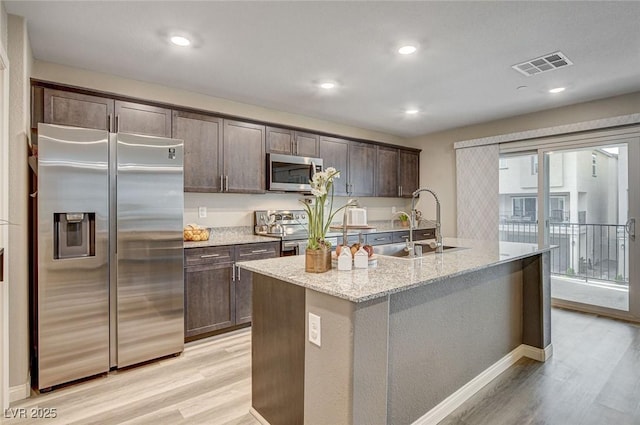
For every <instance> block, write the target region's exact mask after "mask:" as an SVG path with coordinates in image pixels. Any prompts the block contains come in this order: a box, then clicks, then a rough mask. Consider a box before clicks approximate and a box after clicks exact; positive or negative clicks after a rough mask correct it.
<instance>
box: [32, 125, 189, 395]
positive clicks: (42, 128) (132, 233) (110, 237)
mask: <svg viewBox="0 0 640 425" xmlns="http://www.w3.org/2000/svg"><path fill="white" fill-rule="evenodd" d="M37 211H38V212H37V228H38V233H37V235H38V238H37V245H38V249H37V277H36V279H35V281H36V285H35V289H34V291H33V292H34V303H35V316H36V317H35V319H36V320H35V321H36V328H35V334H34V335H35V336H34V338H33V339H34V341H33V344H34V358H33V366H34V369H35V378H36V379H35V381H36V382H35V384H36V386H37V387H38V388H39V389H49V388H51V387H52V386H55V385H58V384H62V383H66V382H70V381H73V380H77V379H80V378H84V377H88V376H92V375H96V374H100V373H103V372H107V371H108V370H109V369H111V368H115V367H118V368H120V367H125V366H129V365H133V364H136V363H140V362H144V361H147V360H151V359H155V358H158V357H162V356H166V355H170V354H175V353H179V352H181V351H182V350H183V347H184V312H183V309H184V304H183V291H184V286H183V253H182V246H183V244H182V227H183V221H182V215H183V143H182V141H181V140H173V139H166V138H158V137H147V136H140V135H134V134H123V133H117V134H113V133H108V132H106V131H100V130H90V129H82V128H74V127H63V126H55V125H48V124H39V125H38V192H37Z"/></svg>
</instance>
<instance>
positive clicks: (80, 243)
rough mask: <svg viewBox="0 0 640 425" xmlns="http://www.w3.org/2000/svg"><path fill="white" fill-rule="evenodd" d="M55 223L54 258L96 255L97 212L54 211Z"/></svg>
mask: <svg viewBox="0 0 640 425" xmlns="http://www.w3.org/2000/svg"><path fill="white" fill-rule="evenodd" d="M53 223H54V238H53V244H54V249H53V258H54V259H56V260H61V259H65V258H77V257H93V256H95V255H96V250H95V249H96V248H95V245H96V243H95V242H96V238H95V232H96V214H95V213H91V212H85V213H77V212H73V213H70V212H67V213H54V214H53Z"/></svg>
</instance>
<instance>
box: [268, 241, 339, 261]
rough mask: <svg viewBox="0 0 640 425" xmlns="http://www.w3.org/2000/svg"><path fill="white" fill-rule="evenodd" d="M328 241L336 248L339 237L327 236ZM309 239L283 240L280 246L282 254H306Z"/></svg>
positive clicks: (284, 255)
mask: <svg viewBox="0 0 640 425" xmlns="http://www.w3.org/2000/svg"><path fill="white" fill-rule="evenodd" d="M327 241H328V242H329V243H331V246H332V247H333V248H334V249H335V247H336V245H338V238H327ZM307 243H308V241H307V239H300V240H295V241H288V240H283V241H282V246H281V247H280V256H281V257H288V256H290V255H304V252H305V251H306V249H307Z"/></svg>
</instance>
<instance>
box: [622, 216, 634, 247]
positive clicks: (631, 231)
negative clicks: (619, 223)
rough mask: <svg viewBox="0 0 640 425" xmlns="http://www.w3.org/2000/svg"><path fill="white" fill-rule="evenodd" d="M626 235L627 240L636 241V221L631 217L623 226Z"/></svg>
mask: <svg viewBox="0 0 640 425" xmlns="http://www.w3.org/2000/svg"><path fill="white" fill-rule="evenodd" d="M624 227H625V229H626V231H627V233H628V234H629V238H630V239H631V240H632V241H633V240H635V239H636V219H635V218H633V217H631V218H630V219H629V220H627V223H626V224H625V225H624Z"/></svg>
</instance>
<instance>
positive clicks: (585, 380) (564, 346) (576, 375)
mask: <svg viewBox="0 0 640 425" xmlns="http://www.w3.org/2000/svg"><path fill="white" fill-rule="evenodd" d="M551 326H552V327H551V335H552V341H553V349H554V354H553V357H552V358H551V359H550V360H548V361H547V362H546V363H538V362H536V361H533V360H530V359H521V360H520V361H519V362H518V363H517V364H516V365H514V366H513V367H511V368H510V369H509V370H507V371H505V372H504V373H502V374H501V375H500V376H499V377H498V378H496V379H495V380H494V381H493V382H491V383H490V384H489V385H487V386H486V387H485V388H483V389H482V391H480V392H479V393H478V394H476V395H475V396H474V397H472V398H471V399H470V400H468V401H467V402H466V403H464V404H463V405H462V406H460V407H459V408H458V409H457V410H456V411H455V412H453V413H452V414H451V415H449V417H447V418H446V419H445V420H443V421H442V422H440V425H512V424H518V425H520V424H523V425H524V424H546V425H556V424H557V425H609V424H615V425H638V424H640V326H638V325H636V324H630V323H626V322H621V321H616V320H612V319H606V318H601V317H596V316H594V315H589V314H581V313H576V312H571V311H567V310H561V309H553V310H552V316H551Z"/></svg>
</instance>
